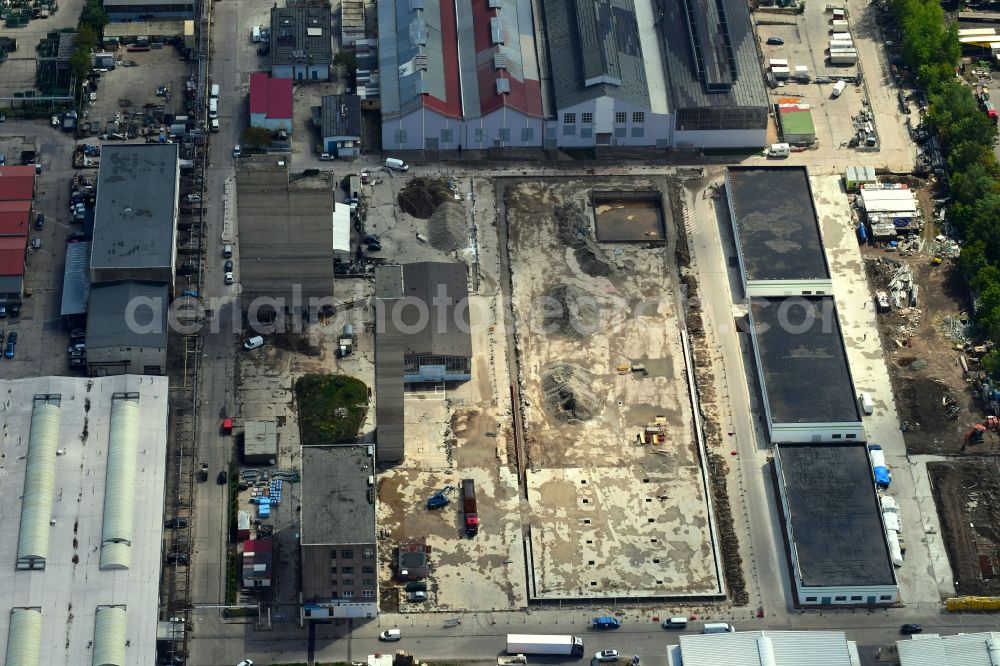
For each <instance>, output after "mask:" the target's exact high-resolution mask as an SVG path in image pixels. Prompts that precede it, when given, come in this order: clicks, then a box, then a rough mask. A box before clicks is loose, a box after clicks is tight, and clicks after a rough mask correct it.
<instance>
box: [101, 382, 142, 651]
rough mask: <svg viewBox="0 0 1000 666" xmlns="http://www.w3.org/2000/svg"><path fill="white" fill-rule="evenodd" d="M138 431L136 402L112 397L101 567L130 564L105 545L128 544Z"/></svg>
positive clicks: (125, 555) (117, 550)
mask: <svg viewBox="0 0 1000 666" xmlns="http://www.w3.org/2000/svg"><path fill="white" fill-rule="evenodd" d="M138 432H139V403H138V401H135V400H126V399H122V398H119V399H116V400H115V401H114V402H113V403H112V404H111V432H110V436H109V438H108V475H107V484H106V486H105V488H104V525H103V528H102V530H101V569H123V568H124V569H127V568H129V566H130V565H131V553H130V552H127V551H123V550H122V548H121V547H120V546H118V547H109V546H111V544H122V545H125V546H129V547H130V546H131V544H132V512H133V500H134V498H135V460H136V456H137V454H138V448H139V442H138V439H137V434H138ZM94 663H95V664H96V663H97V662H96V661H95V662H94Z"/></svg>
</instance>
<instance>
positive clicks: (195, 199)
mask: <svg viewBox="0 0 1000 666" xmlns="http://www.w3.org/2000/svg"><path fill="white" fill-rule="evenodd" d="M187 202H188V203H201V195H200V194H189V195H187Z"/></svg>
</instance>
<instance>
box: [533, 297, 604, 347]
mask: <svg viewBox="0 0 1000 666" xmlns="http://www.w3.org/2000/svg"><path fill="white" fill-rule="evenodd" d="M598 317H599V310H598V308H597V302H596V301H595V300H594V298H593V297H592V296H591V295H590V294H588V293H587V292H586V291H584V290H583V289H581V288H580V287H577V286H575V285H571V284H560V285H558V286H555V287H553V288H552V289H550V290H549V292H548V294H546V299H545V307H544V325H545V330H546V331H551V332H552V333H554V334H558V335H564V336H566V337H568V338H574V339H582V338H585V337H587V336H589V335H590V334H591V333H593V332H594V331H596V330H597V327H598V324H599V319H598Z"/></svg>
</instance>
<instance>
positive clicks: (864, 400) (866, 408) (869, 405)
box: [858, 391, 875, 416]
mask: <svg viewBox="0 0 1000 666" xmlns="http://www.w3.org/2000/svg"><path fill="white" fill-rule="evenodd" d="M858 402H859V403H861V411H863V412H864V413H865V415H866V416H871V414H872V412H874V411H875V403H874V402H873V401H872V394H871V393H869V392H868V391H862V392H861V393H859V394H858Z"/></svg>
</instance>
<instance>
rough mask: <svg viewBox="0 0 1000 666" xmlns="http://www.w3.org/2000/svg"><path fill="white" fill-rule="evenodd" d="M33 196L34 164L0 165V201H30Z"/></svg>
mask: <svg viewBox="0 0 1000 666" xmlns="http://www.w3.org/2000/svg"><path fill="white" fill-rule="evenodd" d="M34 196H35V167H34V166H30V165H29V166H0V201H31V199H33V198H34Z"/></svg>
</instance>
